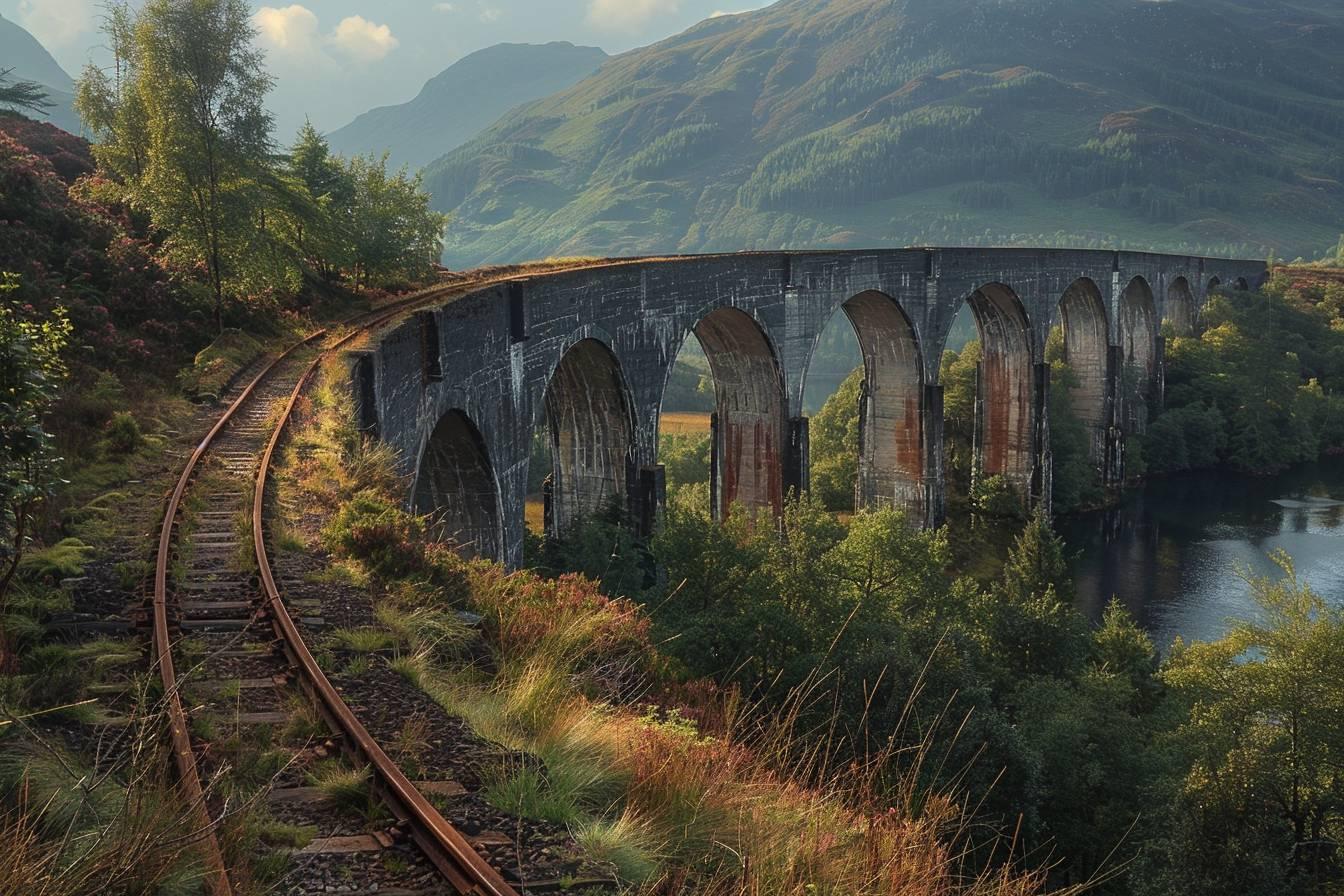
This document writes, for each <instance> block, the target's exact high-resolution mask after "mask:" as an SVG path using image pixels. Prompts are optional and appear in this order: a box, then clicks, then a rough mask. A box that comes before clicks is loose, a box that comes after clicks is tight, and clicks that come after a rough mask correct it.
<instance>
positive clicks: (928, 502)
mask: <svg viewBox="0 0 1344 896" xmlns="http://www.w3.org/2000/svg"><path fill="white" fill-rule="evenodd" d="M920 413H921V414H922V415H923V417H924V420H923V427H922V430H923V433H924V482H923V485H924V519H923V523H924V525H925V526H928V527H929V528H934V527H937V526H941V525H942V524H943V521H944V520H945V519H947V477H946V473H945V472H944V470H943V387H942V385H941V384H938V383H935V384H933V385H928V386H925V387H924V397H923V401H922V402H921V407H920Z"/></svg>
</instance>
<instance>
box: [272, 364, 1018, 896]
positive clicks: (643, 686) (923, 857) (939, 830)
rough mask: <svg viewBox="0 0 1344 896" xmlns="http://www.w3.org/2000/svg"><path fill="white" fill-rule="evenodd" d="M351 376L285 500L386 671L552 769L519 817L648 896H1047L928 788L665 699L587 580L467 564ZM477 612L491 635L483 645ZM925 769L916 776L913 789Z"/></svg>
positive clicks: (329, 371) (493, 794) (754, 723)
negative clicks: (313, 531)
mask: <svg viewBox="0 0 1344 896" xmlns="http://www.w3.org/2000/svg"><path fill="white" fill-rule="evenodd" d="M343 376H344V371H342V370H341V369H339V368H338V367H336V366H328V367H327V368H326V369H325V370H324V374H323V380H322V382H321V383H320V385H319V386H318V387H317V388H316V389H315V390H314V391H313V393H312V395H311V403H310V409H309V411H308V413H307V415H306V422H305V423H304V425H303V427H302V430H301V432H300V433H299V434H298V435H296V436H295V438H294V440H293V447H292V448H291V449H290V452H289V453H290V457H289V465H288V467H287V470H288V471H289V472H288V475H287V479H288V480H289V481H288V483H287V485H286V486H285V487H286V489H291V488H292V489H297V490H298V494H299V495H300V496H301V497H302V499H303V503H304V504H305V506H309V507H313V506H316V507H321V508H322V509H323V512H324V514H325V515H326V518H327V523H326V525H325V527H324V528H323V530H322V532H321V534H320V536H318V539H319V541H320V543H313V544H310V547H311V548H313V549H325V550H327V551H329V552H330V553H331V554H332V555H333V559H332V561H331V562H330V563H329V564H328V569H327V572H325V573H324V575H327V576H332V577H339V578H340V579H341V580H342V581H343V582H344V583H346V584H357V585H359V586H362V587H365V588H367V589H368V593H369V594H370V599H371V600H372V601H373V602H374V604H375V614H376V619H377V624H376V625H375V626H373V627H372V628H373V630H374V631H376V632H377V633H378V634H379V639H380V643H384V644H390V645H391V646H392V655H391V657H390V658H385V657H381V656H377V655H374V656H372V657H371V661H372V662H388V663H390V664H391V666H392V667H393V668H394V669H396V670H397V671H398V672H400V673H401V674H402V675H403V676H405V677H406V678H407V679H408V680H409V681H411V682H413V683H414V684H415V685H417V686H418V687H419V688H421V689H422V690H423V691H424V692H426V693H427V694H429V695H430V696H431V697H432V698H433V699H434V700H435V701H437V702H438V703H439V704H440V705H441V706H442V707H443V708H445V709H446V710H447V711H448V712H449V713H451V714H453V715H455V716H459V717H461V718H463V719H464V720H466V721H467V722H468V723H469V725H470V727H471V728H472V729H473V731H474V732H475V733H476V735H478V736H480V737H482V738H485V739H486V740H488V741H491V742H494V743H498V744H502V745H503V746H505V747H507V748H508V749H509V750H510V751H512V752H515V753H521V754H524V755H527V756H531V757H534V759H535V761H533V762H527V763H523V764H521V765H519V766H517V767H514V768H505V769H498V770H495V773H494V775H493V777H488V780H489V782H490V783H489V786H488V787H487V790H486V797H487V798H488V799H489V800H491V801H492V802H493V803H495V804H496V805H497V806H499V807H500V808H501V809H504V810H507V811H510V812H514V813H516V814H518V815H522V816H524V817H533V818H538V819H542V820H546V821H550V822H557V823H561V824H564V825H566V826H568V827H569V829H570V830H571V831H572V832H573V834H574V837H575V838H576V840H577V842H578V844H579V845H580V847H581V848H582V849H583V850H585V852H586V853H587V854H588V856H589V857H590V858H592V859H596V860H601V861H606V862H609V863H611V864H613V865H614V866H615V867H616V868H617V869H619V874H620V877H621V879H622V880H623V881H624V882H626V883H628V884H630V885H631V886H632V889H633V891H634V892H679V891H681V888H682V887H683V886H685V887H689V888H690V889H692V890H693V891H694V892H697V893H798V894H803V893H837V894H838V893H884V894H886V893H893V892H901V893H909V894H923V893H930V894H932V893H940V894H943V893H947V894H951V893H984V894H990V893H1016V894H1025V893H1031V892H1036V891H1037V890H1038V889H1039V886H1040V879H1039V878H1038V877H1036V876H1033V875H1029V874H1028V875H1022V874H1019V873H1015V872H1009V871H998V870H996V871H992V872H985V873H983V874H976V873H975V872H971V873H969V875H968V874H967V871H966V869H965V868H962V867H960V865H959V857H960V853H959V850H958V846H957V844H958V842H959V839H958V838H959V835H960V834H961V833H964V831H963V830H962V828H961V825H962V818H961V815H960V811H959V803H958V801H957V800H956V799H955V798H952V797H950V796H933V797H928V798H925V799H923V800H921V801H916V800H915V799H914V794H913V785H911V788H910V789H909V790H908V791H907V792H906V793H905V794H904V796H903V797H902V798H900V799H897V800H895V801H889V802H887V803H883V804H878V803H876V802H875V801H874V800H873V797H872V795H873V794H874V793H876V790H877V788H876V786H875V780H874V777H873V773H874V770H875V769H876V768H877V767H878V766H879V765H880V764H881V763H878V762H875V763H873V764H872V765H871V766H863V767H852V766H851V767H846V768H832V767H831V766H830V763H829V761H828V758H829V755H830V750H831V748H832V745H830V744H829V743H828V741H827V739H826V737H825V736H824V735H822V736H815V734H814V733H811V732H809V733H808V735H809V736H804V733H803V732H795V731H793V730H792V726H791V721H792V714H789V713H786V714H784V716H783V717H767V716H765V715H762V714H758V713H756V712H754V711H753V710H752V709H750V708H749V707H745V706H742V705H741V704H740V702H739V701H737V700H735V699H734V698H733V697H732V696H731V695H723V694H717V693H714V692H713V689H711V688H708V687H706V686H702V685H694V684H692V685H690V686H687V685H684V684H677V683H675V682H672V681H670V680H665V679H664V677H663V676H662V675H661V673H660V669H661V668H662V667H663V661H662V659H661V658H660V656H659V654H658V652H657V650H656V649H655V648H654V647H653V646H652V645H651V644H650V642H649V640H648V628H649V623H648V620H647V618H646V617H645V615H644V613H643V611H642V610H641V609H640V608H639V607H638V606H636V605H635V604H633V603H631V602H628V601H625V600H613V599H609V598H606V597H604V596H602V595H601V594H600V592H599V591H598V588H597V586H596V585H595V584H594V583H591V582H589V581H587V580H585V579H583V578H581V577H576V576H569V577H564V578H561V579H559V580H545V579H542V578H540V577H538V576H536V575H534V574H532V573H528V572H519V573H513V574H507V573H506V572H505V571H504V570H502V569H501V568H499V567H498V566H496V565H493V564H489V563H482V562H475V563H465V562H463V561H462V560H460V559H459V558H458V556H457V555H456V554H455V553H454V552H453V550H452V548H451V546H449V545H446V544H440V543H436V542H435V541H434V540H433V539H432V533H431V532H430V530H429V527H428V524H427V522H426V521H425V520H423V519H417V518H415V517H412V516H410V515H408V514H406V513H405V512H404V511H403V510H402V509H401V495H402V494H403V491H404V488H405V485H406V484H405V483H404V482H401V481H399V479H398V478H397V477H396V475H395V474H394V473H393V463H394V458H393V457H391V456H390V455H389V454H388V453H387V452H386V451H385V450H383V449H382V448H378V447H373V446H370V445H367V444H365V443H364V442H363V441H362V440H361V439H360V438H359V437H358V434H357V432H356V431H355V430H354V428H353V426H352V424H351V422H350V421H351V416H350V413H351V410H350V407H349V402H348V399H347V397H346V390H345V389H344V388H343V387H342V386H341V380H342V378H343ZM294 534H295V533H293V532H292V531H291V532H289V534H288V537H292V536H293V535H294ZM309 537H311V536H309ZM464 610H465V611H469V612H471V613H474V614H478V615H479V616H481V617H482V619H483V622H482V625H481V628H480V630H479V631H478V630H476V629H473V628H471V627H469V626H468V625H467V624H465V623H464V622H463V621H462V618H461V616H460V615H459V614H460V612H461V611H464ZM369 636H370V637H372V636H373V635H372V633H370V635H369ZM655 694H665V695H669V694H676V695H678V696H679V697H680V699H678V698H677V697H666V698H665V699H663V700H662V701H656V700H655V699H654V697H653V695H655ZM884 758H885V757H884ZM926 758H928V757H924V756H920V755H913V756H911V757H909V760H908V763H907V764H906V765H907V768H909V770H910V775H911V778H912V779H913V776H914V774H915V772H916V770H917V769H918V766H919V763H920V762H921V761H923V760H924V759H926Z"/></svg>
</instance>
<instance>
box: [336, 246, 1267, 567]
mask: <svg viewBox="0 0 1344 896" xmlns="http://www.w3.org/2000/svg"><path fill="white" fill-rule="evenodd" d="M1265 275H1266V271H1265V266H1264V264H1263V263H1258V262H1236V261H1226V260H1218V259H1200V258H1191V257H1183V256H1167V255H1153V254H1145V253H1127V252H1121V253H1114V252H1104V251H1068V250H1031V249H928V250H924V249H897V250H874V251H852V252H851V251H843V252H796V253H742V254H737V255H717V256H694V257H686V258H678V259H670V260H658V261H638V260H634V261H629V262H622V263H614V264H609V265H605V266H601V267H597V268H592V269H584V270H576V271H570V272H564V273H557V274H552V275H545V276H537V277H532V278H525V279H520V280H518V281H513V282H511V283H509V284H505V285H501V286H497V287H491V288H488V289H483V290H481V291H479V292H475V293H471V294H469V295H466V296H463V297H461V298H459V299H456V300H455V301H452V302H450V303H447V304H445V305H444V306H443V307H442V308H440V309H438V310H436V311H434V312H432V314H431V316H430V317H428V318H425V317H423V316H422V317H412V318H409V319H408V320H406V321H405V322H403V323H401V324H400V325H398V326H396V327H395V328H393V329H392V330H391V331H389V332H388V333H386V334H385V335H384V336H383V338H382V339H381V340H380V341H379V343H378V344H377V346H375V347H374V349H372V350H371V351H370V352H369V353H367V354H366V355H365V356H364V357H362V358H361V360H360V363H359V364H358V365H356V368H355V370H356V377H357V383H356V386H355V389H356V395H357V396H358V397H359V398H360V415H361V420H362V422H363V425H364V426H365V427H366V428H368V429H370V431H375V430H376V432H377V433H378V435H379V436H380V437H381V438H383V439H385V440H386V441H388V442H389V443H390V444H392V445H393V446H394V447H395V448H396V449H397V450H398V451H399V453H400V455H401V457H402V458H403V462H404V464H405V468H406V470H407V472H408V473H411V474H414V476H415V477H416V481H417V483H419V484H418V486H417V490H416V501H417V503H418V504H421V505H425V504H427V503H428V504H435V503H436V504H437V505H439V506H441V507H443V509H444V511H445V519H446V520H447V521H449V522H450V523H451V524H452V525H457V526H459V527H460V528H461V529H463V530H464V531H467V532H469V533H470V534H471V536H472V538H473V540H474V542H475V543H476V544H478V545H480V548H481V550H482V551H483V552H485V553H489V554H491V555H493V556H497V557H498V558H499V559H502V560H505V561H506V562H509V563H517V562H519V561H520V559H521V545H522V540H523V538H522V536H523V529H524V504H525V500H526V489H527V479H528V454H529V445H530V442H531V438H532V433H533V430H534V428H535V427H536V426H538V425H540V423H541V422H542V421H545V420H547V419H548V418H549V420H550V421H551V423H552V428H553V429H556V430H558V432H557V433H556V434H555V435H553V438H558V439H559V447H560V449H561V451H560V453H559V455H558V457H559V458H560V460H559V462H558V469H557V470H556V471H555V472H556V474H557V475H556V482H555V487H556V488H557V489H558V490H559V491H558V492H557V498H556V500H557V502H559V503H558V504H557V508H558V509H559V514H558V515H559V516H561V517H563V518H565V519H568V518H572V517H573V516H574V515H576V514H578V513H583V512H589V511H590V510H591V509H592V508H593V507H594V506H596V504H597V503H600V501H601V500H603V499H605V498H607V497H608V496H609V495H610V493H611V492H612V491H613V490H615V491H620V490H622V489H623V490H624V491H625V493H626V496H627V500H628V501H629V503H630V505H631V509H632V511H634V513H635V517H636V518H637V519H649V518H651V513H652V510H653V508H651V507H648V506H645V505H647V504H649V503H650V502H652V501H655V500H656V499H657V495H658V493H659V488H658V487H657V485H656V483H657V482H658V481H659V477H658V475H657V469H656V464H657V461H658V457H657V432H658V419H659V412H660V404H661V401H662V396H663V391H664V389H665V387H666V385H667V380H668V376H669V374H670V372H671V368H672V363H673V361H674V360H675V359H676V356H677V353H678V351H679V350H680V348H681V345H682V343H683V341H684V340H685V338H686V336H687V335H688V334H689V333H691V332H692V331H695V332H696V333H697V335H698V336H699V337H700V338H701V341H702V342H703V343H704V345H705V348H706V351H707V354H708V355H709V357H710V363H711V366H712V368H713V371H714V374H715V378H716V387H717V402H718V412H717V413H716V426H715V452H714V453H715V458H716V464H715V467H716V469H715V478H714V485H715V489H716V495H717V502H718V504H719V506H720V508H726V507H727V506H728V505H730V504H732V503H733V502H738V503H741V504H743V505H745V506H748V507H753V508H765V507H775V508H777V507H778V506H779V502H780V501H781V500H782V498H783V496H784V495H786V494H787V492H788V490H789V489H790V488H796V487H800V486H802V485H804V484H805V482H806V470H807V463H806V456H805V455H806V444H807V440H806V432H807V425H806V420H805V419H803V418H802V410H801V409H802V399H803V390H804V386H805V383H806V375H807V369H808V365H809V363H810V361H811V358H812V354H813V352H814V351H815V348H816V346H817V344H818V342H819V340H820V338H821V333H822V330H823V329H824V328H825V326H826V324H827V323H828V322H829V321H830V319H831V317H832V316H833V315H834V314H835V313H837V312H838V311H840V310H841V309H844V311H845V312H846V313H847V314H848V315H849V317H850V319H851V321H853V322H854V323H855V324H856V326H857V327H858V328H859V337H860V344H861V346H862V347H863V350H864V355H865V359H866V368H867V378H868V380H869V382H868V383H867V388H866V390H865V408H864V416H863V420H864V448H863V457H862V460H861V470H862V475H861V482H860V495H861V496H862V497H863V498H864V499H865V500H867V501H869V502H872V503H889V504H893V505H896V506H904V507H906V508H907V509H909V510H910V511H911V512H912V513H913V514H915V516H916V517H918V518H921V519H923V520H924V521H925V522H933V521H936V520H937V519H939V517H940V514H941V513H942V504H943V482H942V387H941V385H940V384H939V382H938V375H939V371H938V366H939V364H938V362H939V358H940V357H941V355H942V352H943V348H944V346H945V345H946V342H947V339H948V331H949V329H950V327H951V325H952V322H953V319H954V318H955V317H956V314H957V312H958V311H959V309H960V308H961V307H962V305H963V303H966V302H970V303H971V305H972V308H973V309H975V310H976V312H977V323H978V325H979V326H980V327H981V332H982V338H983V340H984V342H985V343H986V359H985V365H984V369H983V370H982V373H981V387H982V388H981V392H982V395H983V396H984V407H983V408H982V413H981V418H982V425H981V427H980V432H979V436H978V440H979V447H980V454H981V458H980V462H979V463H978V467H979V469H980V470H981V471H982V472H983V473H985V474H989V473H1002V474H1004V475H1005V476H1007V477H1009V479H1010V480H1011V481H1013V482H1014V483H1015V484H1017V485H1018V486H1019V488H1020V489H1021V490H1022V491H1023V492H1025V493H1030V495H1031V497H1032V499H1033V500H1037V501H1040V500H1045V501H1048V499H1049V448H1048V446H1049V439H1048V419H1047V414H1046V407H1047V400H1048V395H1049V382H1048V380H1049V376H1048V367H1047V366H1046V365H1045V342H1046V337H1047V334H1048V333H1049V331H1050V328H1051V327H1052V326H1054V325H1056V324H1061V323H1064V322H1065V320H1064V319H1065V316H1066V314H1067V315H1068V316H1069V320H1068V327H1067V329H1068V330H1070V331H1071V332H1072V333H1073V335H1072V336H1071V337H1070V345H1069V348H1068V351H1069V357H1070V361H1071V362H1072V363H1073V364H1074V366H1075V367H1083V368H1084V370H1082V374H1083V376H1082V378H1083V380H1084V382H1085V383H1086V384H1087V389H1086V394H1084V395H1080V396H1077V397H1076V398H1075V406H1076V407H1078V408H1079V410H1080V412H1084V413H1085V419H1087V420H1088V421H1089V422H1090V423H1091V424H1092V426H1093V427H1094V431H1095V432H1096V436H1095V438H1096V443H1097V446H1096V450H1097V453H1098V456H1099V463H1102V464H1103V465H1104V466H1105V468H1106V470H1107V473H1108V475H1109V476H1111V477H1112V478H1114V477H1115V476H1117V475H1118V473H1119V468H1120V467H1121V465H1122V464H1123V439H1122V437H1121V435H1122V434H1121V432H1120V430H1121V429H1122V428H1123V427H1124V426H1125V425H1126V419H1127V417H1126V414H1127V413H1130V414H1131V415H1132V414H1133V413H1134V412H1133V410H1132V408H1131V409H1130V411H1129V412H1127V411H1126V402H1125V396H1124V395H1122V394H1120V390H1119V386H1118V384H1119V381H1120V379H1121V373H1122V371H1123V369H1124V367H1125V366H1126V365H1128V364H1133V363H1138V365H1139V366H1140V367H1141V368H1143V369H1145V370H1149V371H1151V379H1152V380H1153V382H1152V383H1151V384H1149V386H1150V387H1149V388H1147V390H1146V396H1145V398H1146V399H1147V398H1148V397H1151V396H1155V397H1156V399H1157V400H1160V392H1161V372H1160V366H1161V364H1160V362H1161V357H1162V350H1163V349H1162V344H1161V339H1160V337H1159V336H1158V331H1157V326H1158V322H1160V321H1163V320H1171V321H1172V322H1173V324H1174V325H1177V326H1179V327H1186V326H1191V327H1193V326H1194V325H1196V323H1197V321H1198V315H1199V309H1200V308H1202V307H1203V305H1204V302H1205V300H1206V298H1207V293H1208V289H1209V284H1210V282H1211V281H1212V280H1214V278H1217V280H1218V282H1220V283H1222V284H1234V283H1236V282H1237V281H1238V280H1239V279H1240V280H1244V281H1245V282H1246V283H1247V284H1248V285H1249V286H1256V285H1258V284H1259V283H1260V282H1261V281H1262V280H1263V279H1264V277H1265ZM1135 278H1142V280H1141V283H1140V284H1139V287H1142V286H1143V285H1146V287H1147V289H1148V290H1149V291H1150V292H1151V296H1152V299H1151V307H1144V308H1142V309H1140V310H1139V311H1134V312H1126V311H1125V305H1126V303H1125V302H1124V301H1123V296H1124V295H1125V290H1126V288H1127V287H1130V286H1131V284H1132V283H1134V282H1135ZM1080 279H1086V280H1088V281H1090V282H1091V284H1094V285H1095V287H1096V290H1095V292H1096V298H1097V299H1098V300H1099V301H1100V303H1101V307H1102V310H1103V311H1104V315H1105V320H1104V326H1103V323H1102V322H1100V321H1096V320H1092V321H1089V322H1086V325H1084V323H1079V322H1078V321H1077V317H1078V315H1076V314H1073V313H1071V312H1070V311H1066V310H1061V300H1063V299H1064V297H1065V295H1066V293H1070V289H1071V287H1074V285H1075V284H1076V283H1077V282H1078V281H1079V280H1080ZM1173 284H1174V288H1173ZM1139 287H1136V288H1137V289H1138V291H1139V292H1140V293H1142V292H1143V290H1142V289H1141V288H1139ZM1076 291H1077V290H1076V288H1075V289H1074V292H1076ZM1133 292H1134V289H1131V293H1133ZM1187 293H1188V295H1187ZM1131 304H1132V303H1131ZM1067 307H1068V306H1066V308H1067ZM1077 310H1078V308H1072V311H1077ZM1099 332H1100V333H1104V334H1105V337H1104V338H1105V340H1106V343H1105V345H1104V346H1099V345H1098V341H1097V339H1096V334H1097V333H1099ZM576 347H577V349H576ZM599 347H600V348H599ZM571 350H574V353H573V354H571ZM567 355H569V358H568V360H566V356H567ZM435 361H437V364H436V363H435ZM562 363H563V365H564V366H563V367H562ZM557 372H559V376H558V377H557ZM553 383H554V384H555V386H554V389H553V391H552V394H551V398H550V402H549V404H550V407H549V410H548V406H547V405H548V403H547V397H546V396H547V389H548V387H550V386H552V384H553ZM1099 383H1100V384H1101V386H1100V387H1099V386H1098V384H1099ZM450 413H451V414H452V417H451V419H452V421H454V422H453V426H451V427H441V426H440V423H441V422H443V421H444V420H445V418H448V417H449V415H450ZM1130 425H1133V424H1132V422H1131V424H1130ZM436 432H437V433H438V434H437V435H436ZM603 434H605V437H603ZM468 436H470V438H468ZM595 440H600V441H601V444H589V443H590V442H593V441H595ZM473 444H475V445H479V446H481V451H480V453H481V454H482V455H483V457H476V456H474V455H473V456H465V455H463V452H464V451H466V449H467V448H468V447H469V446H471V445H473ZM467 454H470V452H467ZM622 460H623V464H624V469H623V470H620V469H618V467H619V466H621V462H622ZM482 469H488V472H487V473H484V474H480V473H478V474H475V475H477V476H478V478H479V477H480V476H482V475H483V476H485V477H486V479H487V481H485V482H473V483H467V482H465V481H464V480H465V479H466V478H470V476H469V475H468V473H467V472H464V471H471V470H477V471H479V470H482ZM454 482H458V483H459V485H457V486H454V485H453V483H454ZM454 489H460V490H461V492H462V494H463V495H464V496H465V499H464V500H468V501H469V502H470V503H471V505H472V507H473V508H475V509H474V510H473V511H472V512H470V513H467V512H465V511H463V510H460V509H457V510H455V509H453V508H451V507H448V505H451V504H453V501H454V499H453V498H452V493H453V491H454ZM491 496H493V501H492V500H491ZM491 504H493V508H491V507H489V506H488V505H491ZM422 509H428V508H423V507H422ZM560 522H562V520H560V519H557V523H560ZM445 525H448V523H446V524H445ZM489 527H494V529H495V531H494V532H493V534H492V535H491V536H490V537H486V536H485V535H483V534H481V532H480V530H481V529H482V528H489Z"/></svg>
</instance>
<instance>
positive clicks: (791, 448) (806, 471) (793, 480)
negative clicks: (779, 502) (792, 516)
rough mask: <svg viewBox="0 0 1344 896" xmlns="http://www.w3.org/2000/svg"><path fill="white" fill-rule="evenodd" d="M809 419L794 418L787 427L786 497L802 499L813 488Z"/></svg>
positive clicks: (785, 452)
mask: <svg viewBox="0 0 1344 896" xmlns="http://www.w3.org/2000/svg"><path fill="white" fill-rule="evenodd" d="M808 422H809V421H808V418H806V417H792V418H790V419H789V422H788V426H787V427H786V431H787V435H788V439H789V441H788V444H787V445H786V446H785V450H784V471H783V472H784V497H785V499H788V498H789V497H790V496H793V497H801V496H802V495H803V493H805V492H806V491H807V490H808V489H809V488H811V486H812V476H811V472H812V470H811V454H810V443H809V441H808V439H809V429H808Z"/></svg>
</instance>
